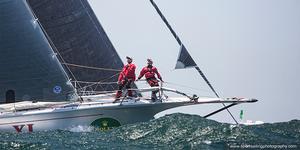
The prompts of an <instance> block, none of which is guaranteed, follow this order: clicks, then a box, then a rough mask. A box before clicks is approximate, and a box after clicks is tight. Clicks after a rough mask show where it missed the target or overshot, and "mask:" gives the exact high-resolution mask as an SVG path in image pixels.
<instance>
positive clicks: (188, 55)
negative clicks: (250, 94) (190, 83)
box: [150, 0, 238, 124]
mask: <svg viewBox="0 0 300 150" xmlns="http://www.w3.org/2000/svg"><path fill="white" fill-rule="evenodd" d="M150 2H151V4H152V6H153V7H154V8H155V10H156V11H157V13H158V14H159V16H160V17H161V19H162V20H163V21H164V23H165V24H166V26H167V27H168V29H169V30H170V32H171V33H172V35H173V36H174V38H175V39H176V41H177V43H178V44H179V45H180V46H181V52H182V51H183V52H185V53H186V56H185V58H184V59H183V61H186V60H187V57H190V58H189V60H188V61H189V62H190V64H189V65H188V66H187V67H195V69H196V70H197V71H198V73H199V74H200V76H201V77H202V78H203V79H204V81H205V82H206V83H207V85H208V86H209V88H210V89H211V90H212V91H213V92H214V94H215V95H216V96H217V97H218V98H220V97H219V95H218V93H217V92H216V90H215V89H214V88H213V86H212V85H211V84H210V82H209V81H208V79H207V78H206V76H205V75H204V73H203V72H202V71H201V69H200V68H199V66H198V65H197V64H196V63H195V61H194V60H193V58H192V57H191V55H190V54H189V53H188V51H187V50H186V48H185V46H184V44H183V43H182V42H181V40H180V38H179V36H178V35H177V34H176V32H175V31H174V30H173V28H172V27H171V25H170V24H169V22H168V20H167V19H166V18H165V16H164V15H163V14H162V12H161V11H160V9H159V8H158V6H157V5H156V3H155V2H154V0H150ZM181 54H182V53H180V54H179V57H178V58H180V57H181ZM176 68H177V65H176V67H175V69H176ZM183 68H186V66H183ZM222 104H223V107H224V109H225V108H226V110H227V112H228V113H229V114H230V116H231V117H232V119H233V120H234V121H235V123H236V124H238V122H237V121H236V119H235V118H234V116H233V115H232V114H231V112H230V111H229V109H228V108H227V107H226V105H225V104H224V103H222Z"/></svg>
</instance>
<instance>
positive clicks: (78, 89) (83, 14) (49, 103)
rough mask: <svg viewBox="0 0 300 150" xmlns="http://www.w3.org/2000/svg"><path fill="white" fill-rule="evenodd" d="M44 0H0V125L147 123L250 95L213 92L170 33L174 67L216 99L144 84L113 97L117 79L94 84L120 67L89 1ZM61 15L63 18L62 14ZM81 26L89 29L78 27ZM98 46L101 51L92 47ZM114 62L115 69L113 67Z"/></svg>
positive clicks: (50, 126) (25, 128) (5, 128)
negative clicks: (194, 74) (190, 73)
mask: <svg viewBox="0 0 300 150" xmlns="http://www.w3.org/2000/svg"><path fill="white" fill-rule="evenodd" d="M47 2H50V1H47V0H46V1H45V2H41V1H34V0H19V1H14V0H2V1H1V2H0V20H1V23H0V25H1V26H0V33H1V34H0V35H1V36H0V50H1V55H0V60H1V61H0V65H1V68H2V70H1V74H0V92H1V93H5V94H4V95H5V96H1V98H0V102H1V103H2V104H0V130H1V131H16V132H32V131H41V130H55V129H68V128H72V127H74V126H75V127H76V126H95V127H96V128H97V129H100V130H107V129H110V128H113V127H117V126H120V125H124V124H130V123H136V122H141V121H149V120H150V119H153V117H154V115H155V114H157V113H159V112H161V111H164V110H167V109H170V108H175V107H179V106H187V105H197V104H222V105H223V107H222V108H220V109H218V110H216V111H213V112H208V114H207V115H205V116H204V117H205V118H206V117H209V116H211V115H214V114H216V113H218V112H221V111H223V110H227V111H228V112H229V113H230V111H229V110H228V108H230V107H232V106H235V105H237V104H241V103H252V102H256V101H257V100H255V99H246V98H228V99H222V98H219V96H218V95H217V93H216V91H215V90H214V88H213V87H212V85H211V84H210V83H209V82H208V80H207V78H206V77H205V76H204V74H203V73H202V71H201V70H200V68H199V67H198V66H197V65H196V63H195V61H194V60H193V59H192V57H191V56H190V55H189V53H188V51H187V50H186V48H185V47H184V45H183V44H182V43H181V41H180V40H179V38H178V37H177V36H176V37H177V38H176V39H177V41H179V44H180V46H181V50H180V53H179V57H178V60H177V65H176V69H183V68H188V67H194V68H196V70H197V71H198V72H199V73H200V75H201V76H202V77H203V78H204V80H205V81H206V82H207V84H208V85H209V87H210V88H211V89H212V91H213V92H214V93H215V94H216V98H206V97H198V96H196V95H188V94H186V93H184V92H181V91H178V90H176V89H170V88H167V87H163V86H162V85H161V86H160V87H151V88H146V89H138V88H135V86H134V87H133V89H131V90H134V91H135V92H136V93H137V95H136V96H135V97H129V96H127V95H126V94H125V95H123V97H121V98H120V99H119V101H115V95H114V94H113V93H112V91H114V90H115V89H116V83H115V82H110V84H107V85H105V86H103V85H101V83H103V81H104V80H109V81H115V79H116V75H117V74H118V73H117V74H115V73H108V72H109V71H112V72H114V71H119V69H120V66H119V62H118V60H119V57H118V56H117V54H116V51H115V50H114V48H113V46H112V44H111V43H110V41H109V39H108V37H107V35H106V34H105V32H104V30H103V28H102V27H101V25H100V23H98V22H96V21H97V20H96V19H95V16H94V14H93V12H92V10H91V8H90V7H89V5H88V2H87V1H86V0H79V1H57V2H56V1H51V2H53V3H47ZM151 2H152V4H154V2H153V1H151ZM61 3H63V4H65V5H61ZM56 6H59V7H56ZM69 6H70V7H69ZM154 6H156V5H154ZM43 7H46V8H47V9H43ZM56 9H60V10H56ZM156 9H158V8H157V7H156ZM49 10H50V11H49ZM61 12H64V13H61ZM48 15H51V16H48ZM160 15H162V14H160ZM61 16H64V17H66V18H64V19H61V18H62V17H61ZM53 18H54V19H53ZM82 18H84V20H85V21H82V20H81V19H82ZM40 20H42V21H40ZM74 20H75V21H74ZM43 22H44V23H43ZM78 22H79V23H78ZM82 24H84V25H82ZM85 25H86V26H85ZM89 25H92V26H89ZM170 29H171V28H170ZM86 30H88V31H89V32H85V31H86ZM67 31H76V32H67ZM83 33H84V34H83ZM93 33H96V34H95V35H94V34H93ZM172 33H175V32H174V31H173V32H172ZM89 34H93V36H95V38H94V39H97V40H98V41H97V42H99V43H100V46H99V45H97V44H95V43H92V42H90V39H89V38H90V37H89ZM53 39H54V40H53ZM82 41H84V42H82ZM97 42H96V43H97ZM78 43H81V44H78ZM81 46H83V47H81ZM97 46H99V47H100V48H101V49H100V50H101V51H96V50H95V49H93V48H94V47H97ZM90 49H93V50H90ZM96 49H97V48H96ZM97 50H98V49H97ZM69 52H72V53H69ZM82 53H85V54H84V55H83V54H82ZM93 54H95V55H93ZM102 54H103V55H102ZM105 54H107V55H108V56H105ZM82 56H86V58H83V57H82ZM110 57H112V58H110ZM108 58H109V59H108ZM102 59H104V60H106V59H107V61H108V62H109V63H108V65H110V66H97V65H101V63H100V64H99V62H101V60H102ZM66 60H67V61H66ZM72 61H75V62H72ZM116 62H117V63H116ZM76 63H81V64H76ZM89 63H91V64H89ZM63 65H64V66H63ZM113 67H116V69H112V68H113ZM75 68H76V69H75ZM82 68H84V69H86V68H88V69H94V70H101V71H100V73H99V72H98V73H94V72H92V71H90V70H88V71H87V70H86V71H83V70H80V69H82ZM95 77H101V78H104V79H103V80H102V79H101V80H100V81H99V82H96V83H99V84H94V83H93V82H91V81H92V80H95ZM71 78H72V79H71ZM85 79H86V80H85ZM98 80H99V79H98ZM74 81H75V82H74ZM96 91H102V93H101V94H99V93H97V92H96ZM103 91H110V92H103ZM153 91H158V95H159V96H158V97H157V98H156V99H155V100H154V101H153V99H149V98H147V97H144V96H143V93H145V92H153ZM167 92H171V93H174V94H178V95H179V97H168V96H166V95H165V94H166V93H167ZM114 93H115V91H114ZM225 104H227V105H225Z"/></svg>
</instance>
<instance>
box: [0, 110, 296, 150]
mask: <svg viewBox="0 0 300 150" xmlns="http://www.w3.org/2000/svg"><path fill="white" fill-rule="evenodd" d="M228 148H231V149H240V148H248V149H265V148H269V149H286V148H288V149H300V120H292V121H289V122H282V123H273V124H263V125H256V126H244V125H239V126H236V125H231V124H226V123H219V122H216V121H213V120H209V119H204V118H202V117H200V116H195V115H186V114H172V115H168V116H164V117H161V118H158V119H155V120H151V121H149V122H143V123H136V124H131V125H124V126H121V127H118V128H114V129H112V130H108V131H98V130H95V129H93V128H92V127H76V128H72V129H70V130H55V131H42V132H33V133H11V132H1V133H0V149H30V150H33V149H55V150H56V149H130V150H131V149H228Z"/></svg>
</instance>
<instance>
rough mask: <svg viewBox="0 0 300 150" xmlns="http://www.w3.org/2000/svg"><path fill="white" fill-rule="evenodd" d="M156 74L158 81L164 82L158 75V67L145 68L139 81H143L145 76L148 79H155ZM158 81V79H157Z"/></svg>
mask: <svg viewBox="0 0 300 150" xmlns="http://www.w3.org/2000/svg"><path fill="white" fill-rule="evenodd" d="M155 74H156V75H157V77H158V79H160V80H162V78H161V76H160V74H159V73H158V71H157V69H156V67H154V66H152V67H148V66H146V67H144V68H143V69H142V71H141V73H140V75H139V77H138V79H141V78H142V77H143V76H144V75H145V77H146V79H149V78H155ZM155 79H156V78H155Z"/></svg>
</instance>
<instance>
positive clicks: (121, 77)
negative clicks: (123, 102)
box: [118, 67, 125, 84]
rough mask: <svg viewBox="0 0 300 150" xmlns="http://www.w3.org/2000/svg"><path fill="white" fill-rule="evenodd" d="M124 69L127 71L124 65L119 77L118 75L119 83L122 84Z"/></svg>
mask: <svg viewBox="0 0 300 150" xmlns="http://www.w3.org/2000/svg"><path fill="white" fill-rule="evenodd" d="M124 71H125V67H123V69H122V71H121V72H120V74H119V77H118V84H120V83H121V81H122V80H123V79H124Z"/></svg>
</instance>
